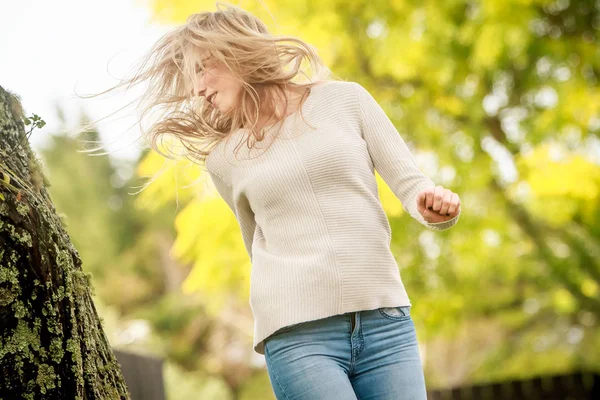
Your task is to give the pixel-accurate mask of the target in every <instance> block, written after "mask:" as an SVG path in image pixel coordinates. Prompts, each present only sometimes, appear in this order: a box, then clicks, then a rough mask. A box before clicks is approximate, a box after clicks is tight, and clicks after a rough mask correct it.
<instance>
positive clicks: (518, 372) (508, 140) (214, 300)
mask: <svg viewBox="0 0 600 400" xmlns="http://www.w3.org/2000/svg"><path fill="white" fill-rule="evenodd" d="M232 3H233V4H238V5H240V6H242V7H244V8H246V9H248V10H249V11H251V12H254V13H255V14H256V15H258V16H259V17H260V18H261V19H263V21H265V23H266V24H267V25H268V26H269V27H270V28H271V30H272V32H274V33H278V34H292V35H295V36H298V37H301V38H303V39H305V40H306V41H307V42H309V43H311V44H313V45H314V46H315V47H316V48H317V49H318V51H319V53H320V54H321V56H322V57H323V59H324V60H325V62H326V63H327V64H328V65H329V66H330V68H331V69H332V70H333V72H334V73H335V74H336V75H338V76H340V77H342V78H344V79H347V80H353V81H357V82H359V83H361V84H362V85H364V86H365V87H367V88H368V89H369V90H370V91H371V92H372V93H373V95H374V96H375V98H376V99H377V100H378V101H379V102H380V104H381V105H382V107H384V109H385V110H386V112H387V113H388V115H389V117H390V118H391V119H392V121H393V122H394V123H395V126H396V127H397V128H398V131H399V133H400V134H401V135H402V137H403V138H404V139H405V140H406V141H407V143H408V144H409V146H410V147H411V149H412V150H413V153H414V155H415V157H416V158H417V161H418V163H419V165H420V166H421V169H422V170H423V172H424V173H425V174H426V175H428V176H429V177H431V178H432V179H433V180H434V182H436V183H438V184H441V185H443V186H445V187H448V188H450V189H452V190H453V191H455V192H457V193H458V194H459V195H460V196H461V201H462V204H463V212H462V216H461V220H460V222H459V224H458V225H457V226H455V227H454V228H452V229H451V230H449V231H446V232H440V233H435V232H432V231H427V230H426V229H424V228H422V227H420V226H419V225H418V224H417V223H416V222H415V221H412V220H411V219H410V217H409V216H408V215H406V214H405V213H403V211H402V208H401V207H400V205H399V201H398V200H397V199H396V198H395V197H394V196H393V194H392V193H391V191H390V190H389V188H387V187H386V186H385V183H384V182H383V181H382V180H381V178H380V177H379V176H378V175H377V182H378V185H379V188H380V198H381V201H382V204H383V206H384V208H385V210H386V212H387V213H388V216H389V219H390V224H391V226H392V229H393V241H392V250H393V252H394V254H395V256H396V259H397V261H398V265H399V267H400V270H401V274H402V278H403V281H404V283H405V285H406V286H407V289H408V291H409V295H410V296H411V300H412V302H413V305H414V312H413V316H414V320H415V323H416V325H417V331H418V334H419V338H420V341H421V344H422V355H423V357H424V364H425V369H426V378H427V381H428V385H429V386H430V387H438V386H447V385H457V384H461V383H466V382H476V381H487V380H499V379H508V378H518V377H527V376H531V375H536V374H540V373H546V372H561V371H566V370H572V369H581V368H596V369H598V368H599V367H600V355H599V354H598V352H594V351H590V349H597V348H600V331H599V329H598V324H599V318H600V240H599V239H600V207H599V204H600V202H599V197H600V165H599V164H600V156H599V149H600V142H599V140H598V135H599V133H600V115H599V113H598V110H599V109H600V90H599V86H598V78H599V77H600V46H598V44H599V40H598V30H599V29H600V1H598V0H578V1H575V0H553V1H549V0H482V1H465V0H446V1H441V0H439V1H408V0H393V1H389V0H386V1H377V0H375V1H366V0H365V1H340V0H332V1H328V2H320V1H316V0H304V1H302V0H300V1H293V2H292V1H281V0H279V1H274V0H264V1H250V0H248V1H240V2H232ZM265 5H266V6H267V7H268V11H269V12H268V11H267V10H265V8H264V6H265ZM152 7H153V9H154V11H155V14H156V16H157V18H158V19H161V20H163V21H165V22H169V23H183V22H184V21H185V18H186V17H187V16H188V15H189V14H190V13H193V12H200V11H203V10H207V9H210V10H214V8H215V7H214V2H212V1H200V2H198V1H190V0H169V1H164V0H154V1H153V2H152ZM270 15H272V16H274V17H275V20H276V23H274V22H273V20H272V19H271V16H270ZM53 140H54V141H55V142H54V143H55V147H53V148H51V149H50V150H48V151H47V152H46V154H45V157H46V159H47V162H48V168H49V170H50V176H49V180H50V181H51V182H52V184H53V187H52V195H53V199H54V200H55V202H56V204H57V207H58V209H59V211H62V212H64V213H66V214H67V216H68V224H69V232H70V234H71V236H72V237H73V241H74V243H75V244H76V246H77V248H78V249H80V251H81V253H82V258H83V260H84V263H85V264H84V265H85V268H87V270H88V271H91V272H93V273H94V276H95V282H96V285H97V286H99V287H100V290H99V296H101V297H103V298H104V300H103V301H106V302H107V303H108V304H109V305H111V306H113V307H118V309H119V310H121V312H122V315H123V318H144V319H147V320H148V321H150V323H151V326H152V329H153V334H155V335H156V336H157V339H156V343H158V344H156V345H155V346H156V347H157V348H159V349H160V352H161V353H162V354H163V355H164V356H165V357H167V359H169V360H171V362H173V363H174V364H173V365H175V364H177V365H178V367H173V368H172V369H169V371H170V372H169V373H168V379H169V381H170V382H171V383H172V384H173V385H176V387H179V388H184V387H188V388H189V389H187V390H189V393H192V392H194V391H197V390H203V391H205V392H203V393H205V396H203V397H202V398H219V399H226V398H239V399H242V398H270V397H269V396H272V395H271V392H270V388H269V385H268V378H267V376H266V375H265V371H264V364H263V363H262V362H261V360H257V359H256V356H255V355H253V354H252V352H251V351H249V350H250V347H251V339H252V318H251V313H250V309H249V306H248V304H247V297H248V289H249V273H250V268H251V266H250V263H249V260H248V257H247V255H246V254H245V250H244V247H243V243H242V239H241V234H240V232H239V228H238V226H237V224H236V222H235V219H234V216H233V214H232V213H231V212H230V210H228V208H227V206H226V204H225V203H224V202H223V201H222V200H220V199H219V198H218V195H217V194H216V192H215V190H214V188H212V187H211V184H210V182H209V180H208V179H207V177H206V176H204V175H203V174H202V173H201V172H200V171H199V169H198V168H197V167H196V166H194V165H190V164H187V163H185V162H179V163H171V164H169V163H167V164H165V160H163V159H162V158H161V157H160V156H158V155H157V154H155V153H152V152H150V153H148V154H145V155H144V156H143V157H142V158H141V160H140V162H139V163H138V164H136V165H130V166H127V167H125V168H126V169H127V168H129V169H130V170H132V169H135V170H136V172H137V175H138V176H151V175H153V174H154V173H156V172H157V171H159V170H161V168H164V167H165V165H166V167H167V168H166V169H165V171H166V172H164V173H163V174H162V175H161V176H160V177H159V178H158V179H157V180H156V182H154V183H153V184H152V185H150V186H149V187H148V188H147V189H146V190H144V191H143V192H142V193H141V194H140V195H139V196H137V197H136V198H135V200H134V199H133V197H132V196H127V195H124V192H123V190H124V189H123V188H124V187H126V186H131V185H135V184H139V182H140V181H139V178H138V177H131V178H130V180H128V179H125V181H126V182H125V183H124V180H123V179H120V178H119V179H117V181H118V182H119V183H118V184H117V185H110V182H111V179H112V181H115V178H114V174H115V166H113V165H112V164H111V163H110V160H109V159H107V158H101V157H95V158H91V157H88V156H79V155H77V156H76V155H75V150H74V149H75V148H74V147H73V146H74V144H73V143H72V142H71V141H69V140H67V139H64V138H59V137H56V138H55V139H53ZM116 168H117V169H118V168H123V167H122V166H121V167H118V166H117V167H116ZM111 177H112V178H111ZM186 186H189V187H186ZM115 196H116V197H115ZM176 212H177V217H176V218H174V214H175V213H176ZM159 243H160V245H159ZM99 249H101V250H99ZM165 249H166V250H165ZM169 256H173V257H174V258H175V259H174V260H173V259H171V261H167V260H169V259H170V258H169ZM167 271H170V272H167ZM173 271H179V272H177V273H174V272H173ZM166 277H170V278H166ZM166 281H169V282H171V283H170V284H169V285H167V286H168V288H166V287H165V282H166ZM176 287H177V288H178V289H177V288H176ZM178 368H179V369H178ZM173 371H176V372H173ZM177 371H179V372H177ZM182 371H185V372H182ZM186 379H187V380H186ZM195 380H196V381H195ZM180 381H181V382H183V381H185V382H188V383H181V382H180ZM175 382H177V383H175ZM172 387H175V386H172ZM182 390H183V389H182ZM182 393H183V392H182ZM210 393H213V394H210ZM178 396H179V395H178V394H177V393H176V391H175V390H174V391H172V392H170V398H171V399H176V398H184V397H185V396H184V395H181V396H183V397H178ZM211 396H212V397H211ZM219 396H220V397H219ZM188 397H189V396H188ZM186 398H187V397H186Z"/></svg>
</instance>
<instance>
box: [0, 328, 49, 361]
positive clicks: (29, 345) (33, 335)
mask: <svg viewBox="0 0 600 400" xmlns="http://www.w3.org/2000/svg"><path fill="white" fill-rule="evenodd" d="M0 340H1V342H0V344H1V346H0V359H2V358H4V357H5V356H6V355H7V354H17V355H25V357H26V358H30V355H31V351H32V350H33V351H35V352H39V351H40V348H41V344H40V337H39V330H38V329H36V328H35V327H34V328H33V329H32V328H30V327H29V326H28V325H27V323H26V322H25V321H24V320H22V319H21V320H19V322H18V323H17V327H16V328H15V330H14V331H13V334H12V335H11V336H7V337H5V338H0Z"/></svg>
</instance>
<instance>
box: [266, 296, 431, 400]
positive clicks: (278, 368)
mask: <svg viewBox="0 0 600 400" xmlns="http://www.w3.org/2000/svg"><path fill="white" fill-rule="evenodd" d="M265 360H266V363H267V371H268V373H269V379H270V381H271V386H272V387H273V391H274V392H275V396H276V397H277V399H278V400H352V399H359V400H401V399H406V400H426V399H427V395H426V390H425V378H424V376H423V367H422V363H421V359H420V356H419V348H418V344H417V337H416V331H415V326H414V324H413V321H412V318H411V316H410V306H399V307H390V308H379V309H376V310H368V311H357V312H351V313H346V314H340V315H335V316H332V317H328V318H323V319H318V320H314V321H307V322H301V323H299V324H295V325H291V326H287V327H284V328H282V329H280V330H278V331H277V332H275V333H274V334H273V335H271V336H269V337H268V338H267V339H266V341H265Z"/></svg>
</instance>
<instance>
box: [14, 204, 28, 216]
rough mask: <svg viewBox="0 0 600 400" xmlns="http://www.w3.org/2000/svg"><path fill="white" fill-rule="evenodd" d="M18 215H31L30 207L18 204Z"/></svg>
mask: <svg viewBox="0 0 600 400" xmlns="http://www.w3.org/2000/svg"><path fill="white" fill-rule="evenodd" d="M17 213H19V215H22V216H26V215H27V214H29V206H28V205H27V204H25V203H22V202H20V203H17Z"/></svg>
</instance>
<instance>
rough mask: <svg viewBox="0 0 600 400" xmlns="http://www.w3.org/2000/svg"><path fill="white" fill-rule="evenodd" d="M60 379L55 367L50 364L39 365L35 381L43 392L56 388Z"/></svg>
mask: <svg viewBox="0 0 600 400" xmlns="http://www.w3.org/2000/svg"><path fill="white" fill-rule="evenodd" d="M58 379H59V377H58V376H57V375H56V374H55V373H54V367H52V366H51V365H48V364H40V365H39V367H38V374H37V379H36V380H35V382H36V383H37V385H38V387H39V389H40V392H41V393H42V394H46V392H47V391H48V390H49V389H54V388H55V387H56V381H57V380H58Z"/></svg>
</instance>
